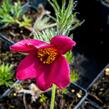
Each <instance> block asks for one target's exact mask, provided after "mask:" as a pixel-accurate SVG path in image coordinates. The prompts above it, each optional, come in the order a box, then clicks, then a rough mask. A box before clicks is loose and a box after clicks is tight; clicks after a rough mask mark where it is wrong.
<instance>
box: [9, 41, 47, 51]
mask: <svg viewBox="0 0 109 109" xmlns="http://www.w3.org/2000/svg"><path fill="white" fill-rule="evenodd" d="M46 44H47V43H45V42H43V41H40V40H35V39H24V40H22V41H19V42H17V43H15V44H14V45H12V46H10V50H12V51H15V52H25V53H30V52H33V51H34V50H35V49H36V48H39V47H40V46H42V45H46Z"/></svg>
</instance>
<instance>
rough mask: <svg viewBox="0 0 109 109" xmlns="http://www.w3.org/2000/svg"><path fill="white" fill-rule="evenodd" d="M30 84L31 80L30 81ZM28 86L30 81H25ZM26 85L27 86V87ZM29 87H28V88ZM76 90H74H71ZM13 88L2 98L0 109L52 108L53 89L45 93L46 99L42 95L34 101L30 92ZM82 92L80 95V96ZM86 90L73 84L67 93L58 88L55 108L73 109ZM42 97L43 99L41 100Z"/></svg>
mask: <svg viewBox="0 0 109 109" xmlns="http://www.w3.org/2000/svg"><path fill="white" fill-rule="evenodd" d="M29 84H30V82H29ZM25 86H26V87H27V86H28V83H24V87H25ZM26 87H25V88H26ZM26 89H28V88H26ZM71 91H74V92H71ZM15 93H16V92H15V90H13V91H12V92H11V93H10V94H9V95H8V96H6V97H4V98H2V99H1V100H0V109H49V108H50V99H51V91H48V92H45V93H43V95H44V96H46V99H45V100H44V99H43V98H41V95H42V94H41V95H40V96H39V97H38V99H36V101H34V102H32V99H31V95H30V94H18V93H16V94H15ZM78 94H80V96H78ZM84 95H85V92H84V91H83V90H82V89H80V88H78V87H77V86H75V85H71V87H69V88H68V89H67V93H62V92H61V91H59V90H57V93H56V98H55V109H73V108H74V107H75V106H76V105H77V104H78V102H79V101H80V100H81V99H82V97H84ZM41 99H43V101H42V102H41ZM7 107H8V108H7Z"/></svg>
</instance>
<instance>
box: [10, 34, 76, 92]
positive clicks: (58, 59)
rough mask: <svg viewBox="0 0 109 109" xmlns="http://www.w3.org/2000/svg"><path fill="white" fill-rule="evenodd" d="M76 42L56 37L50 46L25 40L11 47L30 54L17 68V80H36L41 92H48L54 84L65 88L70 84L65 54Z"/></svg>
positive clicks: (32, 40) (13, 49) (16, 50)
mask: <svg viewBox="0 0 109 109" xmlns="http://www.w3.org/2000/svg"><path fill="white" fill-rule="evenodd" d="M75 44H76V43H75V42H74V41H73V40H72V39H71V38H69V37H67V36H55V37H53V38H52V39H51V41H50V44H49V43H46V42H43V41H40V40H35V39H25V40H22V41H20V42H18V43H16V44H14V45H12V46H11V47H10V49H11V50H12V51H15V52H24V53H28V56H26V57H25V58H24V59H23V60H22V61H21V63H20V64H19V66H18V68H17V74H16V78H17V79H19V80H25V79H32V78H35V79H36V84H37V86H38V87H39V88H40V89H41V90H46V89H48V88H49V87H51V85H52V84H53V83H54V84H56V85H57V86H58V87H59V88H64V87H66V86H67V85H68V84H69V83H70V69H69V64H68V63H67V61H66V59H65V58H64V56H63V54H65V53H66V52H67V51H69V50H71V49H72V47H73V46H75Z"/></svg>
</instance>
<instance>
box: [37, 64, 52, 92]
mask: <svg viewBox="0 0 109 109" xmlns="http://www.w3.org/2000/svg"><path fill="white" fill-rule="evenodd" d="M39 70H40V72H41V73H40V75H39V76H38V77H37V78H36V84H37V86H38V87H39V88H40V89H41V90H43V91H45V90H47V89H48V88H50V87H51V85H52V81H51V79H50V78H49V75H50V70H51V65H44V64H40V66H39Z"/></svg>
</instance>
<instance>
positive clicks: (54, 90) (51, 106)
mask: <svg viewBox="0 0 109 109" xmlns="http://www.w3.org/2000/svg"><path fill="white" fill-rule="evenodd" d="M55 93H56V85H55V84H53V86H52V96H51V105H50V109H54V104H55Z"/></svg>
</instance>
